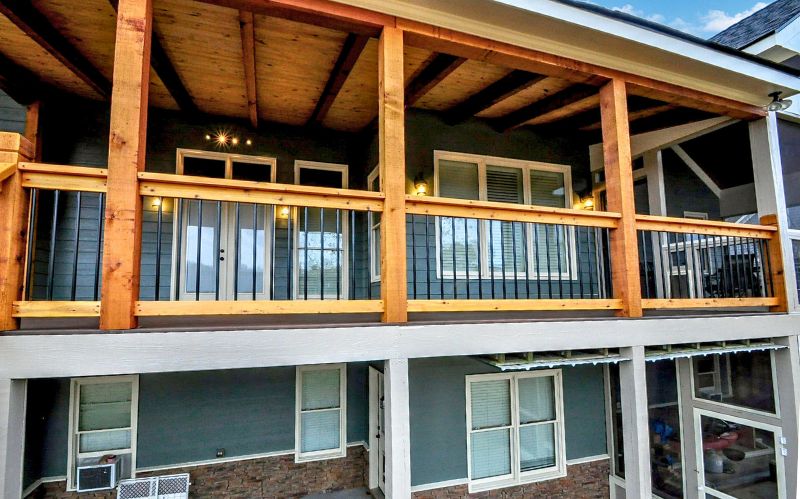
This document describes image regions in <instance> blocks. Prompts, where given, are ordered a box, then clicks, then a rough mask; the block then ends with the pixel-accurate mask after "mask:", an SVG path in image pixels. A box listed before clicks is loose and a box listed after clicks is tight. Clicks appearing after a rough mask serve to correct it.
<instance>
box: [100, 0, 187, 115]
mask: <svg viewBox="0 0 800 499" xmlns="http://www.w3.org/2000/svg"><path fill="white" fill-rule="evenodd" d="M109 3H110V4H111V6H112V7H113V8H114V11H115V12H116V10H117V5H118V4H119V1H118V0H109ZM154 31H155V30H154ZM150 43H151V47H150V66H151V67H152V68H153V70H154V71H155V72H156V74H157V75H158V78H159V79H160V80H161V83H163V84H164V87H166V89H167V92H169V94H170V95H171V96H172V98H173V99H175V102H176V103H177V104H178V107H179V108H180V109H181V111H184V112H186V113H190V114H197V113H199V112H200V110H199V109H197V105H196V104H195V103H194V100H193V99H192V96H191V94H190V93H189V91H188V90H186V85H184V84H183V81H182V80H181V77H180V76H179V75H178V71H177V70H175V66H174V65H173V64H172V61H171V60H170V58H169V56H168V55H167V51H166V50H164V46H163V45H161V41H160V40H159V39H158V36H156V35H155V34H154V36H153V37H152V39H151V41H150Z"/></svg>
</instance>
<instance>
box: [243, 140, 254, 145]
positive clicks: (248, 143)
mask: <svg viewBox="0 0 800 499" xmlns="http://www.w3.org/2000/svg"><path fill="white" fill-rule="evenodd" d="M244 143H245V144H247V145H248V146H252V145H253V141H252V140H250V139H247V140H245V141H244Z"/></svg>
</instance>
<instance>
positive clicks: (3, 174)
mask: <svg viewBox="0 0 800 499" xmlns="http://www.w3.org/2000/svg"><path fill="white" fill-rule="evenodd" d="M15 173H17V164H16V163H0V190H1V189H2V188H3V185H2V182H3V180H5V179H7V178H8V177H10V176H12V175H14V174H15Z"/></svg>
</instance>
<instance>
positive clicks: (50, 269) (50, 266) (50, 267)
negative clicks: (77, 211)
mask: <svg viewBox="0 0 800 499" xmlns="http://www.w3.org/2000/svg"><path fill="white" fill-rule="evenodd" d="M59 194H60V191H58V190H55V191H54V192H53V216H52V223H51V224H50V257H49V260H48V261H47V299H48V301H53V278H54V277H55V276H54V272H55V255H56V231H57V229H58V198H59Z"/></svg>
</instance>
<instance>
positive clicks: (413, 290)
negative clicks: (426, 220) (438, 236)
mask: <svg viewBox="0 0 800 499" xmlns="http://www.w3.org/2000/svg"><path fill="white" fill-rule="evenodd" d="M416 225H417V216H416V215H414V214H413V213H412V214H411V296H412V297H413V298H414V299H415V300H416V299H417V229H416Z"/></svg>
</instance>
